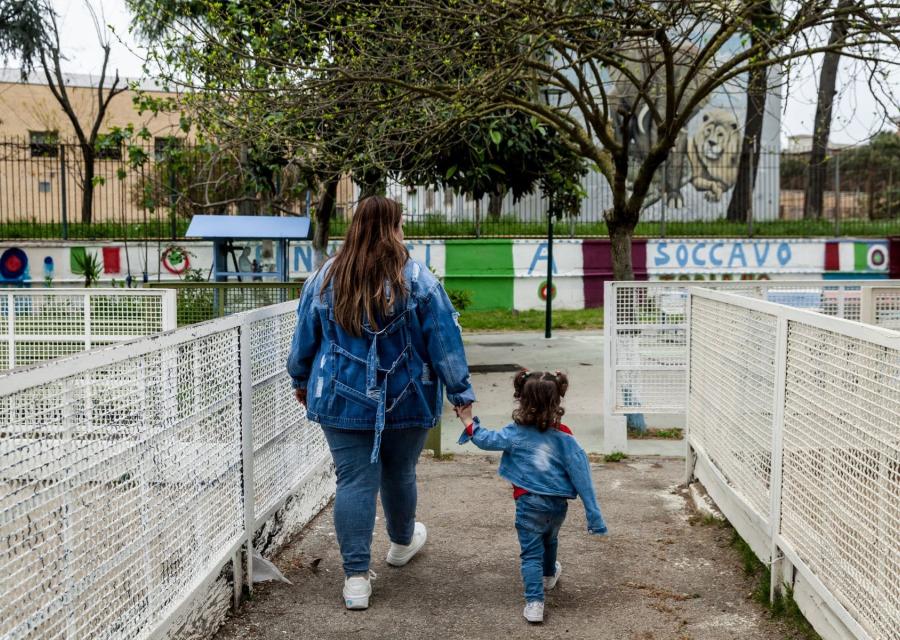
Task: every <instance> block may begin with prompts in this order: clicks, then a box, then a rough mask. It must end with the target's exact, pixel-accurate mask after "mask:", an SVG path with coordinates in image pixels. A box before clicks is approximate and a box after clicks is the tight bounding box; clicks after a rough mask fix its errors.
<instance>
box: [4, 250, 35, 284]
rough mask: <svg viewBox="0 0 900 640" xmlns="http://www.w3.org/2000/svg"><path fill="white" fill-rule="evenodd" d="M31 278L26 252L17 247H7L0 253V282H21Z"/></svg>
mask: <svg viewBox="0 0 900 640" xmlns="http://www.w3.org/2000/svg"><path fill="white" fill-rule="evenodd" d="M30 279H31V273H30V271H29V269H28V254H27V253H26V252H25V251H24V250H23V249H21V248H19V247H9V248H8V249H4V250H3V251H2V253H0V283H3V284H23V283H26V282H28V281H29V280H30Z"/></svg>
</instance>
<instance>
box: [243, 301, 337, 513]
mask: <svg viewBox="0 0 900 640" xmlns="http://www.w3.org/2000/svg"><path fill="white" fill-rule="evenodd" d="M284 306H288V307H292V305H282V308H283V307H284ZM296 324H297V314H296V311H295V310H294V309H293V308H290V309H288V310H287V311H285V312H282V313H279V314H277V315H273V316H271V317H268V318H264V319H260V320H257V321H255V322H253V323H252V324H251V325H250V329H249V331H250V349H251V356H250V368H251V379H252V381H253V392H252V393H253V400H252V406H253V425H254V429H253V458H254V460H253V470H254V487H255V490H254V498H255V506H254V515H255V518H257V519H258V518H261V517H262V516H263V515H264V514H265V513H266V512H267V511H268V510H269V509H271V508H272V507H273V506H274V505H275V504H276V503H277V502H278V500H279V499H280V498H281V497H282V496H284V495H285V494H286V493H288V492H289V491H291V490H292V489H293V488H294V487H296V486H297V484H298V483H299V482H300V481H301V480H302V479H303V477H304V476H305V475H306V474H307V472H308V471H309V470H310V469H312V468H314V467H315V466H316V465H318V464H319V463H320V462H322V461H323V460H325V459H327V458H328V456H329V453H328V447H327V445H326V443H325V438H324V435H323V434H322V430H321V429H320V428H319V426H318V425H316V424H313V423H311V422H309V421H308V420H307V419H306V410H305V409H304V408H303V407H302V406H301V405H300V403H299V402H297V401H296V400H294V398H293V390H292V388H291V378H290V376H289V375H288V374H287V372H286V370H285V363H286V362H287V357H288V353H289V351H290V345H291V338H292V336H293V333H294V328H295V326H296Z"/></svg>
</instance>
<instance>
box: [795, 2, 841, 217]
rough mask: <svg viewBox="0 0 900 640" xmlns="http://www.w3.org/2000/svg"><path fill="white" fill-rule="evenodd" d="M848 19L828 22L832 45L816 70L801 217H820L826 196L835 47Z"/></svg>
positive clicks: (837, 62)
mask: <svg viewBox="0 0 900 640" xmlns="http://www.w3.org/2000/svg"><path fill="white" fill-rule="evenodd" d="M852 3H853V0H838V9H845V8H846V7H848V6H850V5H851V4H852ZM847 29H848V24H847V19H846V18H845V17H844V16H843V15H839V16H837V17H836V18H835V20H834V22H833V23H832V25H831V35H830V37H829V38H828V42H829V44H830V45H833V46H834V47H835V48H834V49H831V50H829V51H826V52H825V53H824V54H823V57H822V68H821V70H820V71H819V90H818V95H817V96H816V116H815V120H814V121H813V137H812V147H811V149H810V153H809V172H808V173H807V177H806V190H805V193H804V197H803V218H804V219H806V220H818V219H819V218H821V217H822V202H823V198H824V196H825V158H826V156H827V155H828V138H829V137H830V136H831V113H832V109H833V107H834V96H835V94H836V87H837V75H838V67H839V65H840V61H841V51H840V49H839V48H837V47H838V46H839V45H840V44H841V43H843V41H844V39H845V37H846V34H847Z"/></svg>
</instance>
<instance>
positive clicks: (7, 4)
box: [0, 0, 44, 75]
mask: <svg viewBox="0 0 900 640" xmlns="http://www.w3.org/2000/svg"><path fill="white" fill-rule="evenodd" d="M42 13H43V5H42V4H41V2H40V0H0V60H2V61H3V62H4V63H6V62H7V61H9V60H10V59H15V60H17V61H18V62H19V63H20V65H21V68H22V74H23V75H26V74H27V73H28V72H29V71H31V69H32V68H33V67H34V62H35V61H36V59H37V57H38V51H39V50H40V48H41V44H42V41H43V38H44V23H43V16H42Z"/></svg>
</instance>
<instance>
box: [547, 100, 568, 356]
mask: <svg viewBox="0 0 900 640" xmlns="http://www.w3.org/2000/svg"><path fill="white" fill-rule="evenodd" d="M541 93H542V94H543V97H544V103H545V104H546V105H547V106H550V97H551V96H553V97H554V98H555V100H554V101H555V103H556V106H557V107H559V106H560V104H561V103H562V97H563V94H564V93H565V90H563V89H560V88H559V87H553V86H545V87H543V88H542V89H541ZM556 207H557V202H556V196H555V194H550V202H549V206H548V207H547V287H546V289H545V291H544V295H545V296H546V307H545V311H544V338H547V339H548V340H549V339H550V338H551V337H553V216H555V215H556V213H557V212H556Z"/></svg>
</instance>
